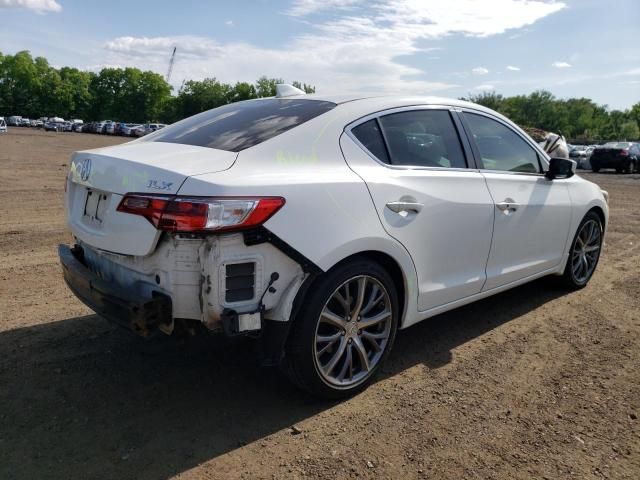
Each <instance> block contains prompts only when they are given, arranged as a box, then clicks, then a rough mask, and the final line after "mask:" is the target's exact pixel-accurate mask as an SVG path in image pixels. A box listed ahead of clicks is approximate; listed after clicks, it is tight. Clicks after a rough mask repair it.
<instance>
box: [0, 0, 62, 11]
mask: <svg viewBox="0 0 640 480" xmlns="http://www.w3.org/2000/svg"><path fill="white" fill-rule="evenodd" d="M2 8H25V9H27V10H33V11H34V12H36V13H40V14H43V13H47V12H59V11H61V10H62V6H61V5H60V4H59V3H58V2H57V1H56V0H0V9H2Z"/></svg>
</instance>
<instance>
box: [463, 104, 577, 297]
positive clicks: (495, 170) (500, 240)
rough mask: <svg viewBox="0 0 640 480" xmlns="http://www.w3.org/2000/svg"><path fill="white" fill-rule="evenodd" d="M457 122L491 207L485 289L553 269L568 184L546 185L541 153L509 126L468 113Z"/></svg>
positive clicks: (567, 214) (565, 225)
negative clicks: (466, 135) (464, 132)
mask: <svg viewBox="0 0 640 480" xmlns="http://www.w3.org/2000/svg"><path fill="white" fill-rule="evenodd" d="M461 118H462V119H463V120H464V125H465V129H466V130H467V132H468V133H469V138H470V140H471V142H472V147H473V149H474V152H475V156H476V159H477V161H478V166H479V167H480V168H481V170H480V171H481V172H482V175H483V176H484V178H485V179H486V182H487V186H488V187H489V191H490V192H491V196H492V197H493V200H494V203H495V220H494V228H493V241H492V245H491V254H490V255H489V261H488V263H487V282H486V284H485V286H484V288H483V290H491V289H492V288H496V287H500V286H502V285H507V284H509V283H511V282H514V281H517V280H521V279H524V278H526V277H529V276H531V275H536V274H538V273H541V272H544V271H547V270H549V269H552V268H555V267H557V266H558V265H559V264H560V262H561V261H562V258H563V254H564V251H565V246H566V243H567V237H568V235H569V226H570V224H571V200H570V197H569V191H568V187H567V183H566V182H562V181H551V180H547V178H546V177H545V176H544V173H543V169H542V164H541V161H540V155H541V153H540V152H539V151H538V150H537V149H536V148H534V146H533V144H532V143H531V142H529V140H527V139H525V138H524V137H523V136H521V135H520V134H519V133H518V132H516V131H515V130H514V129H512V128H511V127H510V126H509V125H508V124H507V123H505V122H503V121H502V120H500V119H498V118H494V117H490V116H489V115H485V114H481V113H479V112H470V111H465V112H463V113H461Z"/></svg>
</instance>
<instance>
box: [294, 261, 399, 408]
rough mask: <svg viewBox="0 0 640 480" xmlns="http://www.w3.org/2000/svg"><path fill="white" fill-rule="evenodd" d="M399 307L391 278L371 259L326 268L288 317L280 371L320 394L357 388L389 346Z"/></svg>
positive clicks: (336, 395)
mask: <svg viewBox="0 0 640 480" xmlns="http://www.w3.org/2000/svg"><path fill="white" fill-rule="evenodd" d="M399 311H400V310H399V306H398V294H397V291H396V288H395V286H394V283H393V280H392V278H391V276H390V275H389V274H388V273H387V271H386V270H385V269H384V268H382V267H381V266H380V265H378V264H377V263H375V262H373V261H371V260H368V259H365V258H362V259H357V260H353V261H351V262H348V263H345V264H343V265H340V266H338V267H337V268H335V269H334V270H330V271H329V272H327V273H325V274H324V275H322V276H321V277H319V278H318V279H317V280H316V281H315V282H314V284H313V285H312V286H311V287H310V289H309V290H307V296H306V298H305V299H304V305H303V307H302V308H301V309H300V311H299V312H298V314H297V315H296V316H295V318H293V319H292V321H293V324H292V326H291V333H290V335H289V339H288V341H287V347H286V352H285V358H284V361H283V367H284V371H285V373H286V374H287V376H288V377H289V379H290V380H291V381H292V382H293V383H294V384H296V385H297V386H298V387H300V388H301V389H303V390H306V391H307V392H310V393H312V394H313V395H317V396H320V397H324V398H330V399H336V398H344V397H348V396H351V395H354V394H356V393H358V392H360V391H362V390H363V389H364V388H366V387H367V386H368V385H369V384H370V383H371V381H372V380H373V378H374V377H375V375H376V374H377V373H378V371H379V370H380V367H381V366H382V364H383V363H384V361H385V360H386V358H387V356H388V355H389V352H390V351H391V348H392V347H393V342H394V340H395V335H396V330H397V325H398V315H399Z"/></svg>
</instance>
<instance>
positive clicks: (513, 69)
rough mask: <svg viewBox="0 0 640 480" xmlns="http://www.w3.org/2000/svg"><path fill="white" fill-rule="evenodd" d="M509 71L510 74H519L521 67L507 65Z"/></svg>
mask: <svg viewBox="0 0 640 480" xmlns="http://www.w3.org/2000/svg"><path fill="white" fill-rule="evenodd" d="M507 70H509V71H510V72H519V71H520V67H514V66H513V65H507Z"/></svg>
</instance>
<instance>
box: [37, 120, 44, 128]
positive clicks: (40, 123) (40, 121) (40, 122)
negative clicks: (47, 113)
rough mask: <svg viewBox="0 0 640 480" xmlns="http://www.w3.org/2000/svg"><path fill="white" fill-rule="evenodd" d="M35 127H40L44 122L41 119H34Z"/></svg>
mask: <svg viewBox="0 0 640 480" xmlns="http://www.w3.org/2000/svg"><path fill="white" fill-rule="evenodd" d="M35 122H36V128H42V126H43V125H44V122H43V121H42V120H39V119H38V120H36V121H35Z"/></svg>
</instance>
